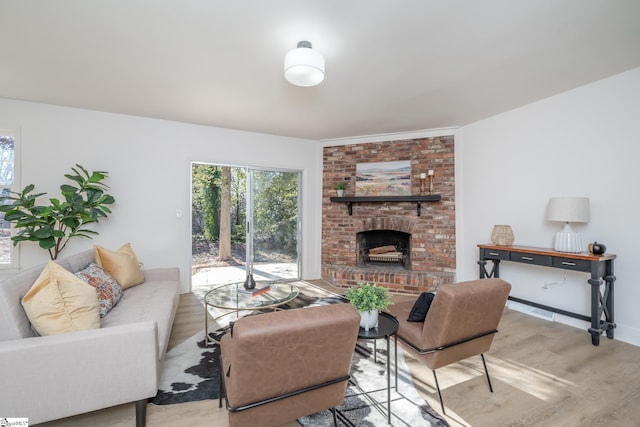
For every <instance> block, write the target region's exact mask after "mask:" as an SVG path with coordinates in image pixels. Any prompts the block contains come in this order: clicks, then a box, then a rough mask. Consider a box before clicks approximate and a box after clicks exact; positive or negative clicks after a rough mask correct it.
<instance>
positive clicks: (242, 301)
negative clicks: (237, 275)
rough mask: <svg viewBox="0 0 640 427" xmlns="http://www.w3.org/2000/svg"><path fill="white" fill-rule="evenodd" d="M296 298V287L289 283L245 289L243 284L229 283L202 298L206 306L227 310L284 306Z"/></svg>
mask: <svg viewBox="0 0 640 427" xmlns="http://www.w3.org/2000/svg"><path fill="white" fill-rule="evenodd" d="M297 296H298V287H297V286H295V285H293V284H290V283H276V282H258V283H257V284H256V287H255V289H249V290H247V289H245V288H244V282H242V283H230V284H228V285H222V286H219V287H217V288H215V289H212V290H210V291H209V292H207V294H206V295H205V296H204V301H205V303H206V304H207V305H210V306H213V307H218V308H224V309H229V310H253V309H256V310H261V309H265V308H274V307H278V306H280V305H282V304H286V303H288V302H289V301H291V300H292V299H294V298H295V297H297Z"/></svg>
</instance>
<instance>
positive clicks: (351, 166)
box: [322, 136, 456, 293]
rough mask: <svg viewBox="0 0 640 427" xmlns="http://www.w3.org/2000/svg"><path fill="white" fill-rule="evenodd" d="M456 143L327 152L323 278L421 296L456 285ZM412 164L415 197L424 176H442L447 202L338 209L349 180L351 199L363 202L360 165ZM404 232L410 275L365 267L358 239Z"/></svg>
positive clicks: (437, 188) (440, 187)
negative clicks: (358, 190)
mask: <svg viewBox="0 0 640 427" xmlns="http://www.w3.org/2000/svg"><path fill="white" fill-rule="evenodd" d="M453 143H454V141H453V136H448V137H437V138H422V139H411V140H402V141H391V142H382V143H370V144H356V145H341V146H332V147H325V148H324V152H323V167H324V170H323V190H322V194H323V198H322V199H323V202H322V277H323V279H325V280H327V281H329V282H330V283H332V284H334V285H336V286H342V287H346V286H353V285H356V284H357V283H358V282H361V281H364V282H369V283H376V284H378V285H380V286H385V287H388V288H389V289H391V290H392V291H394V292H408V293H420V292H424V291H429V290H433V289H436V288H437V287H438V286H439V285H441V284H443V283H449V282H452V281H453V280H454V276H455V269H456V265H455V261H456V254H455V203H454V202H455V200H454V196H455V176H454V170H455V169H454V147H453ZM395 160H410V161H411V176H412V179H411V181H412V183H411V194H415V195H418V194H420V173H426V172H427V171H428V170H429V169H433V170H434V171H435V177H434V193H435V194H441V195H442V198H441V200H440V201H439V202H429V203H425V202H423V203H422V209H421V216H417V212H416V203H413V202H373V203H358V204H354V205H353V215H352V216H349V213H348V209H347V206H346V204H344V203H334V202H331V200H330V197H332V196H335V195H336V191H335V190H334V187H335V184H336V182H339V181H340V182H343V181H344V178H345V177H348V178H349V180H348V181H346V182H347V189H346V190H345V196H353V195H355V176H356V164H358V163H370V162H388V161H395ZM369 230H396V231H402V232H404V233H409V234H411V251H410V252H411V262H410V270H407V269H403V268H402V267H399V266H380V265H372V266H357V265H356V260H357V253H356V234H357V233H358V232H361V231H369Z"/></svg>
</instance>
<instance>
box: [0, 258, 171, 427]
mask: <svg viewBox="0 0 640 427" xmlns="http://www.w3.org/2000/svg"><path fill="white" fill-rule="evenodd" d="M93 260H94V251H93V250H89V251H85V252H81V253H79V254H76V255H73V256H70V257H68V258H65V259H62V260H59V261H58V264H60V265H62V266H63V267H65V268H66V269H67V270H69V271H71V272H74V273H75V272H77V271H79V270H81V269H83V268H84V267H85V266H86V265H87V264H89V263H90V262H92V261H93ZM43 268H44V265H42V266H38V267H33V268H29V269H26V270H24V271H22V272H20V273H18V274H16V275H13V276H11V277H8V278H7V279H5V280H3V281H1V282H0V415H2V416H6V417H28V418H29V423H30V424H36V423H41V422H44V421H49V420H55V419H59V418H65V417H69V416H72V415H77V414H81V413H85V412H90V411H94V410H97V409H102V408H107V407H110V406H114V405H119V404H123V403H128V402H136V425H138V426H143V425H144V424H145V419H146V405H147V399H148V398H150V397H153V396H155V395H156V393H157V389H158V377H159V374H160V368H161V364H162V361H163V360H164V356H165V353H166V349H167V344H168V342H169V335H170V333H171V327H172V325H173V320H174V316H175V312H176V309H177V305H178V299H179V292H180V291H179V288H180V274H179V271H178V269H177V268H157V269H147V270H143V273H144V276H145V281H144V283H142V284H140V285H137V286H134V287H131V288H128V289H126V290H125V291H124V296H123V297H122V299H121V300H120V301H119V302H118V303H117V304H116V306H115V307H114V308H113V309H112V310H111V311H110V312H109V313H107V315H106V316H105V317H103V318H102V319H101V327H100V328H99V329H93V330H86V331H79V332H72V333H66V334H60V335H53V336H43V337H41V336H36V334H35V333H34V332H33V330H32V329H31V326H30V323H29V319H28V318H27V316H26V314H25V312H24V309H23V308H22V305H21V304H20V300H21V299H22V297H23V296H24V295H25V294H26V292H27V291H28V290H29V288H30V287H31V285H32V284H33V283H34V281H35V280H36V279H37V278H38V275H39V274H40V272H41V271H42V269H43Z"/></svg>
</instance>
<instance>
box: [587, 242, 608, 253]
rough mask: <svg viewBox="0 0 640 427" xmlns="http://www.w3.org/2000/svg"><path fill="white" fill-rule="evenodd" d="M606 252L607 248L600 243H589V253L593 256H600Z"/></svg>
mask: <svg viewBox="0 0 640 427" xmlns="http://www.w3.org/2000/svg"><path fill="white" fill-rule="evenodd" d="M606 250H607V247H606V246H605V245H604V244H602V243H598V242H593V243H589V252H591V253H592V254H594V255H602V254H603V253H605V252H606Z"/></svg>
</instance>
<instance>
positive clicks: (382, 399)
mask: <svg viewBox="0 0 640 427" xmlns="http://www.w3.org/2000/svg"><path fill="white" fill-rule="evenodd" d="M373 348H374V346H373V341H371V340H359V341H358V347H357V348H356V351H355V352H354V354H353V362H352V364H351V377H352V380H351V381H350V383H349V385H348V386H347V392H346V395H345V401H344V403H343V404H342V405H341V406H338V407H337V410H338V425H347V426H357V427H377V426H384V425H388V424H387V419H388V418H387V410H388V407H387V348H386V344H385V343H384V341H383V340H378V345H377V358H376V361H374V357H373ZM393 349H394V345H393V342H391V386H392V388H391V423H392V424H393V425H394V426H408V427H419V426H420V427H421V426H425V427H429V426H432V427H445V426H449V424H448V423H447V421H446V420H445V419H444V418H443V417H442V416H441V415H440V414H438V413H437V412H435V411H434V410H433V409H431V407H430V406H429V405H428V404H427V403H426V402H425V401H424V399H423V398H422V396H420V394H419V393H418V391H417V390H416V388H415V387H414V385H413V381H412V379H411V374H410V372H409V368H408V367H407V364H406V362H405V360H404V352H403V350H402V349H401V348H399V347H398V388H397V389H396V388H395V368H394V360H393V357H394V352H393ZM370 391H374V392H370ZM363 392H369V393H367V394H363ZM298 422H299V423H300V424H301V425H303V426H306V427H324V426H333V414H332V413H331V411H330V410H326V411H322V412H318V413H316V414H313V415H309V416H307V417H303V418H301V419H299V420H298Z"/></svg>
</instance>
